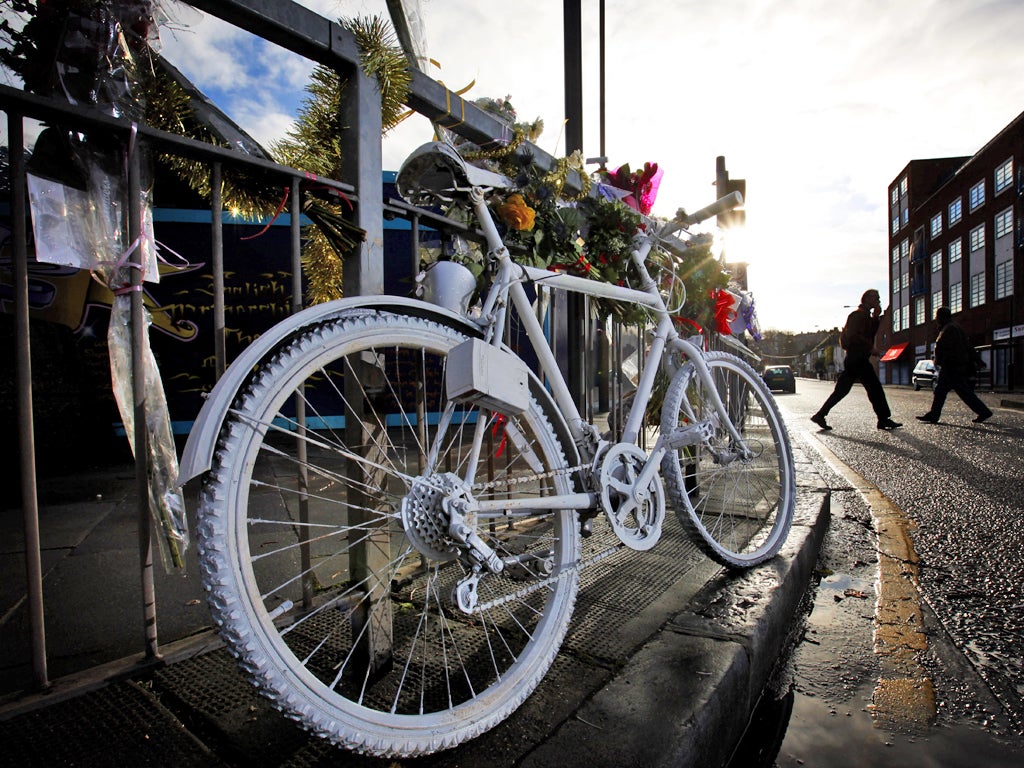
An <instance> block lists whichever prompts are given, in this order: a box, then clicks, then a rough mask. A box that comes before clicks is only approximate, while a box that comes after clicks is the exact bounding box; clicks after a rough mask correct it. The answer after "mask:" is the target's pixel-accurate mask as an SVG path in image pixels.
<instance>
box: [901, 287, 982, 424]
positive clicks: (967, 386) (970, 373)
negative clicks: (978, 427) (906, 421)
mask: <svg viewBox="0 0 1024 768" xmlns="http://www.w3.org/2000/svg"><path fill="white" fill-rule="evenodd" d="M935 324H936V325H937V326H939V335H938V337H937V338H936V339H935V355H934V358H935V365H936V367H937V368H938V369H939V376H938V378H937V379H936V380H935V392H934V393H933V394H932V407H931V408H930V409H929V410H928V413H926V414H924V415H923V416H918V417H917V418H918V419H920V420H921V421H927V422H928V423H930V424H937V423H938V421H939V416H940V415H942V406H943V404H945V402H946V395H948V394H949V393H950V390H952V391H953V392H956V393H957V394H958V395H960V399H961V400H963V401H964V403H965V404H966V405H967V407H968V408H970V409H971V410H972V411H974V412H975V413H976V414H977V416H976V417H975V419H974V422H975V423H976V424H980V423H981V422H983V421H985V419H988V418H990V417H991V416H992V411H991V409H990V408H989V407H988V406H987V405H985V404H984V403H983V402H982V401H981V398H979V397H978V396H977V395H976V394H974V381H973V377H974V374H975V370H974V359H975V355H974V347H973V345H972V344H971V342H970V339H968V338H967V334H966V333H965V332H964V329H963V328H961V327H960V326H959V325H957V324H956V323H954V322H953V313H952V312H951V311H950V310H949V307H939V308H938V309H937V310H935Z"/></svg>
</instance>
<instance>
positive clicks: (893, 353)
mask: <svg viewBox="0 0 1024 768" xmlns="http://www.w3.org/2000/svg"><path fill="white" fill-rule="evenodd" d="M906 348H907V345H906V344H893V345H892V346H891V347H889V348H888V349H887V350H885V354H884V355H882V357H881V360H882V362H883V363H884V362H886V361H887V360H895V359H896V358H897V357H899V356H900V355H902V354H903V350H905V349H906Z"/></svg>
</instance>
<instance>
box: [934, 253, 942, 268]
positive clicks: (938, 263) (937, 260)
mask: <svg viewBox="0 0 1024 768" xmlns="http://www.w3.org/2000/svg"><path fill="white" fill-rule="evenodd" d="M940 269H942V251H941V250H939V251H936V252H935V253H933V254H932V272H938V271H939V270H940Z"/></svg>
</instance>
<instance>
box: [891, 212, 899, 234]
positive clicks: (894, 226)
mask: <svg viewBox="0 0 1024 768" xmlns="http://www.w3.org/2000/svg"><path fill="white" fill-rule="evenodd" d="M899 231H900V217H899V216H897V217H896V218H894V219H893V220H892V233H893V234H894V235H895V234H896V233H897V232H899Z"/></svg>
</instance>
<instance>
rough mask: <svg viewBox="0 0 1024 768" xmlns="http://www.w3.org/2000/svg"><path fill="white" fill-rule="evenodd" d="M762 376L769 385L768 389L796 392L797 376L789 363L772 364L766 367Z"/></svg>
mask: <svg viewBox="0 0 1024 768" xmlns="http://www.w3.org/2000/svg"><path fill="white" fill-rule="evenodd" d="M761 378H763V379H764V383H765V384H767V385H768V389H771V390H776V389H779V390H782V391H783V392H796V377H795V376H794V375H793V369H792V368H790V367H789V366H788V365H771V366H769V367H767V368H765V369H764V373H763V374H761Z"/></svg>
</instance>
